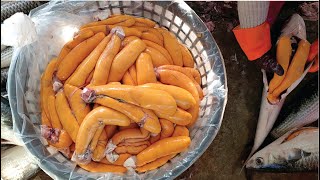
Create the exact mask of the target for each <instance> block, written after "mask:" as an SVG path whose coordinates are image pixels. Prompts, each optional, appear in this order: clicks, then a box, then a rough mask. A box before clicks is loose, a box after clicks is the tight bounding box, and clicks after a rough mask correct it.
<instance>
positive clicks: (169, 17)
mask: <svg viewBox="0 0 320 180" xmlns="http://www.w3.org/2000/svg"><path fill="white" fill-rule="evenodd" d="M164 16H165V17H166V18H167V19H169V20H170V21H171V20H172V19H173V14H172V12H170V11H168V10H166V13H165V15H164Z"/></svg>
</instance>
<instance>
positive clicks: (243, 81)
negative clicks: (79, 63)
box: [33, 2, 318, 180]
mask: <svg viewBox="0 0 320 180" xmlns="http://www.w3.org/2000/svg"><path fill="white" fill-rule="evenodd" d="M300 3H301V2H300ZM187 4H189V5H190V6H191V7H192V8H193V9H194V10H195V11H196V13H197V14H198V15H199V16H200V17H201V18H202V19H203V20H204V22H206V24H207V26H208V27H209V28H210V29H211V30H212V35H213V37H214V38H215V40H216V42H217V44H218V46H219V47H220V50H221V52H222V54H223V57H224V61H225V65H226V71H227V81H228V103H227V106H226V110H225V114H224V118H223V122H222V125H221V128H220V130H219V133H218V135H217V136H216V138H215V139H214V141H213V142H212V144H211V145H210V146H209V148H208V149H207V150H206V152H205V153H204V154H203V155H202V156H201V157H200V158H199V159H198V160H197V161H196V162H195V163H194V164H193V165H192V166H191V167H190V168H189V169H188V170H186V171H185V172H184V173H183V174H181V175H180V176H179V177H178V178H177V179H212V178H214V179H237V180H241V179H259V180H263V179H275V180H276V179H282V180H283V179H288V180H289V179H290V180H295V179H308V180H312V179H318V173H316V172H304V173H272V172H260V171H247V170H243V171H242V172H240V170H241V167H242V163H243V161H244V160H245V159H246V157H247V156H248V154H249V152H250V150H251V147H252V145H253V140H254V135H255V129H256V125H257V120H258V116H259V107H260V102H261V93H262V88H263V84H262V73H261V71H260V69H259V68H258V67H257V66H256V65H255V63H254V62H250V61H248V60H247V59H246V57H245V55H244V53H243V52H242V50H241V49H240V47H239V45H238V44H237V41H236V39H235V37H234V35H233V33H232V31H231V29H232V28H233V27H235V26H236V25H237V24H238V17H237V16H238V15H237V10H236V3H235V2H228V3H225V2H197V3H195V2H187ZM298 5H299V2H290V3H286V4H285V6H284V7H283V9H282V11H281V13H280V14H279V17H278V19H277V22H276V23H275V25H274V29H277V28H278V29H279V28H280V27H281V24H282V23H283V22H284V20H285V19H286V18H288V17H289V16H290V15H292V14H293V13H295V12H297V11H298V8H297V7H298ZM205 7H207V8H205ZM210 21H211V22H210ZM305 23H306V27H307V39H308V40H309V42H313V41H314V40H315V39H316V38H317V37H318V34H317V24H318V22H317V21H316V22H312V21H305ZM317 82H318V76H317V74H316V73H315V74H311V73H309V74H307V76H306V77H305V79H304V80H303V82H302V83H301V84H300V85H299V86H298V87H297V88H296V89H295V90H294V91H293V92H292V93H291V94H290V95H289V96H288V97H287V100H286V103H285V105H284V107H286V105H287V104H288V103H287V102H292V101H293V100H292V99H293V98H295V97H297V96H298V93H299V89H300V88H301V87H303V86H306V85H309V86H314V88H316V87H317V86H318V84H317ZM287 109H288V108H287ZM283 111H286V109H285V108H283ZM281 113H283V112H281ZM47 179H50V177H49V176H47V175H46V174H45V173H44V172H43V171H40V172H39V173H38V174H37V175H36V176H35V177H34V178H33V180H47Z"/></svg>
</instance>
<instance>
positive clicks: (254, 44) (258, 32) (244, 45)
mask: <svg viewBox="0 0 320 180" xmlns="http://www.w3.org/2000/svg"><path fill="white" fill-rule="evenodd" d="M233 33H234V35H235V36H236V39H237V41H238V43H239V45H240V47H241V49H242V50H243V51H244V53H245V54H246V56H247V57H248V59H249V60H250V61H253V60H256V59H258V58H260V57H261V56H262V55H264V54H265V53H266V52H267V51H269V50H270V49H271V37H270V26H269V24H268V23H267V22H264V23H263V24H261V25H259V26H257V27H254V28H240V26H237V27H235V28H234V29H233Z"/></svg>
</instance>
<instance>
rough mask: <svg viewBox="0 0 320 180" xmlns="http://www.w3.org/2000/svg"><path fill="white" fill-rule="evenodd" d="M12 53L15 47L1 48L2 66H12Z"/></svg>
mask: <svg viewBox="0 0 320 180" xmlns="http://www.w3.org/2000/svg"><path fill="white" fill-rule="evenodd" d="M12 54H13V47H6V48H5V49H4V50H1V68H6V67H9V66H10V64H11V59H12Z"/></svg>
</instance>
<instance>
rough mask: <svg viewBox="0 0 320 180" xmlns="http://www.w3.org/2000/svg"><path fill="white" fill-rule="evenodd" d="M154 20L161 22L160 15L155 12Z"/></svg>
mask: <svg viewBox="0 0 320 180" xmlns="http://www.w3.org/2000/svg"><path fill="white" fill-rule="evenodd" d="M153 20H154V21H156V22H160V16H158V15H156V14H153Z"/></svg>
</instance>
